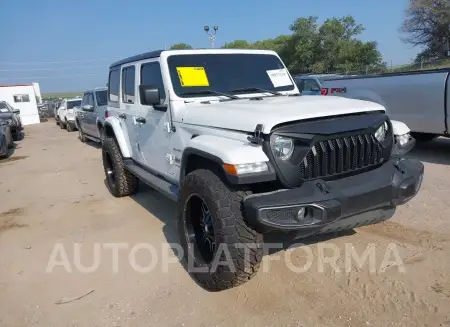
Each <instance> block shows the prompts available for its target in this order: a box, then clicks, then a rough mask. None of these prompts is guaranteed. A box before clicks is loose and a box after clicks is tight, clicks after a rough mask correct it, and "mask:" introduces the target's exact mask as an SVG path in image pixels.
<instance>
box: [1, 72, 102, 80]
mask: <svg viewBox="0 0 450 327" xmlns="http://www.w3.org/2000/svg"><path fill="white" fill-rule="evenodd" d="M95 75H108V73H96V74H76V75H72V74H71V75H62V76H32V77H11V78H9V77H8V78H5V79H7V80H10V79H29V80H37V79H43V78H72V77H83V76H95Z"/></svg>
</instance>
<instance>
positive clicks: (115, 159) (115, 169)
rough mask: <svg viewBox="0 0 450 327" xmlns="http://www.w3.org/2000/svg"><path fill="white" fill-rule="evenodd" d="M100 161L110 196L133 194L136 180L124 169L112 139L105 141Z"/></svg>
mask: <svg viewBox="0 0 450 327" xmlns="http://www.w3.org/2000/svg"><path fill="white" fill-rule="evenodd" d="M102 159H103V168H104V171H105V176H106V183H107V186H108V189H109V191H110V192H111V194H112V195H113V196H115V197H124V196H129V195H132V194H134V193H135V192H136V191H137V188H138V179H137V178H136V177H135V176H134V175H133V174H131V173H130V172H129V171H127V170H126V169H125V166H124V164H123V157H122V153H121V152H120V148H119V146H118V145H117V142H116V140H115V139H114V138H112V137H108V138H106V139H105V141H104V143H103V146H102Z"/></svg>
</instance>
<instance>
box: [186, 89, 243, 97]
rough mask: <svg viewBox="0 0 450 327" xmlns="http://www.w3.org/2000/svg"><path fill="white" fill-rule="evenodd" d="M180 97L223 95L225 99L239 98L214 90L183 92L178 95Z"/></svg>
mask: <svg viewBox="0 0 450 327" xmlns="http://www.w3.org/2000/svg"><path fill="white" fill-rule="evenodd" d="M180 95H181V96H183V95H223V96H225V97H229V98H230V99H240V97H238V96H236V95H232V94H228V93H223V92H219V91H214V90H204V91H192V92H184V93H180Z"/></svg>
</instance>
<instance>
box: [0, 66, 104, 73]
mask: <svg viewBox="0 0 450 327" xmlns="http://www.w3.org/2000/svg"><path fill="white" fill-rule="evenodd" d="M91 68H105V69H108V66H105V65H97V66H78V67H58V68H29V69H0V72H29V71H55V70H56V71H57V70H74V69H91Z"/></svg>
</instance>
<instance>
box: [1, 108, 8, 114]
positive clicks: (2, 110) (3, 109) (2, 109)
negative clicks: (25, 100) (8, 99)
mask: <svg viewBox="0 0 450 327" xmlns="http://www.w3.org/2000/svg"><path fill="white" fill-rule="evenodd" d="M0 112H3V113H5V112H9V110H8V109H6V108H1V109H0Z"/></svg>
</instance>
